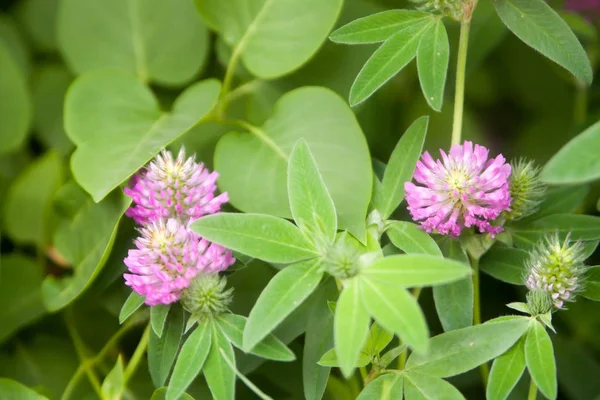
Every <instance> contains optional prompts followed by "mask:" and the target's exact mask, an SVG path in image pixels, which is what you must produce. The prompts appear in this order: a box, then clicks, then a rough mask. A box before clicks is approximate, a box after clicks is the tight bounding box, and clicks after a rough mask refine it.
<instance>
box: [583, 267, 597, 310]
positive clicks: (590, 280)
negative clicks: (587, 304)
mask: <svg viewBox="0 0 600 400" xmlns="http://www.w3.org/2000/svg"><path fill="white" fill-rule="evenodd" d="M583 276H584V278H583V282H584V284H583V292H581V295H582V296H583V297H586V298H588V299H590V300H595V301H600V265H597V266H594V267H587V268H586V270H585V272H584V275H583Z"/></svg>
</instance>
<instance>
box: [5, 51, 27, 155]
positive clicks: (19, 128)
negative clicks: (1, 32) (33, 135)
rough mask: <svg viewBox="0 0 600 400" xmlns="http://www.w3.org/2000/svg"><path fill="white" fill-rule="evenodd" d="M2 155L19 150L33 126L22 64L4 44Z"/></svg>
mask: <svg viewBox="0 0 600 400" xmlns="http://www.w3.org/2000/svg"><path fill="white" fill-rule="evenodd" d="M0 88H2V97H1V98H0V115H1V116H2V118H0V154H1V153H8V152H11V151H14V150H17V149H19V148H20V147H21V146H22V145H23V143H24V141H25V137H26V136H27V132H28V131H29V125H30V123H31V99H30V98H29V91H28V89H27V83H26V80H25V77H24V76H23V73H22V71H21V70H20V69H19V65H18V64H17V62H16V60H15V59H14V58H13V55H12V54H11V53H10V51H9V50H8V48H7V47H6V46H5V45H4V43H3V42H2V41H0Z"/></svg>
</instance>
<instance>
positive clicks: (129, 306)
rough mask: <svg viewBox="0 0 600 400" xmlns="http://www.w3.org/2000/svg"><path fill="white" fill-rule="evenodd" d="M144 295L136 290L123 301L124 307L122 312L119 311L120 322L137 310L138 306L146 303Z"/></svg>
mask: <svg viewBox="0 0 600 400" xmlns="http://www.w3.org/2000/svg"><path fill="white" fill-rule="evenodd" d="M144 300H145V298H144V296H140V295H139V294H137V293H136V292H133V291H132V292H131V294H130V295H129V297H127V300H125V303H123V307H121V312H120V313H119V323H120V324H122V323H123V322H125V321H126V320H127V318H129V317H130V316H131V314H133V313H134V312H136V311H137V309H138V308H140V307H141V306H142V304H144Z"/></svg>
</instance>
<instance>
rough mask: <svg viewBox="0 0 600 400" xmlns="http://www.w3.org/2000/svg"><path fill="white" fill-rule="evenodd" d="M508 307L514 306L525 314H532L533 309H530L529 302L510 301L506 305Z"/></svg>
mask: <svg viewBox="0 0 600 400" xmlns="http://www.w3.org/2000/svg"><path fill="white" fill-rule="evenodd" d="M506 307H508V308H512V309H513V310H516V311H519V312H522V313H524V314H531V310H530V309H529V306H528V305H527V303H521V302H512V303H508V304H507V305H506Z"/></svg>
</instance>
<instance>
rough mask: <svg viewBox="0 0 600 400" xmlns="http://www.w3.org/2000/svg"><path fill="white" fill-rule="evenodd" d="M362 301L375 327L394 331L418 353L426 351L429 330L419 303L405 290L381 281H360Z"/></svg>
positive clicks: (363, 279) (364, 279)
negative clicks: (378, 326)
mask: <svg viewBox="0 0 600 400" xmlns="http://www.w3.org/2000/svg"><path fill="white" fill-rule="evenodd" d="M360 289H361V293H360V296H361V298H362V301H363V303H364V305H365V307H366V309H367V311H369V314H371V315H372V316H373V318H374V319H375V321H377V323H378V324H381V326H383V327H384V328H385V329H387V330H389V331H391V332H394V333H395V334H397V335H398V336H400V339H402V341H403V342H404V343H406V344H408V345H409V346H411V347H412V348H414V349H415V351H418V352H425V351H427V345H428V339H429V329H428V328H427V323H426V322H425V316H424V315H423V311H421V307H419V303H417V301H416V300H415V298H414V297H413V296H412V295H411V294H410V293H409V292H408V291H406V290H403V289H402V288H400V287H397V286H395V285H390V284H386V283H383V282H381V281H375V280H370V279H366V278H362V279H361V281H360Z"/></svg>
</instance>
